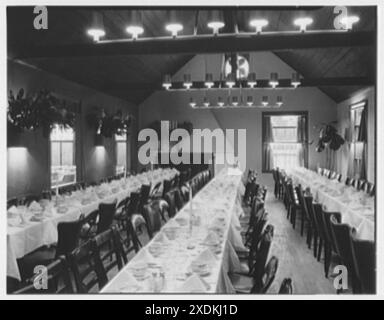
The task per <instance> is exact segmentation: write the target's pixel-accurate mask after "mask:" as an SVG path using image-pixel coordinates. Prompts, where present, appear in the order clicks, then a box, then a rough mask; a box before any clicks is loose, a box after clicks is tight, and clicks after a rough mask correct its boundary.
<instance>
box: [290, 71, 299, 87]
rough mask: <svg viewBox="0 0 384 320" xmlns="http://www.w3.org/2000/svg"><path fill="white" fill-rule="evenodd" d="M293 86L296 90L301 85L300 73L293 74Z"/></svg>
mask: <svg viewBox="0 0 384 320" xmlns="http://www.w3.org/2000/svg"><path fill="white" fill-rule="evenodd" d="M291 85H292V86H293V87H295V89H296V88H297V87H298V86H299V85H301V80H300V74H299V73H298V72H295V73H292V79H291Z"/></svg>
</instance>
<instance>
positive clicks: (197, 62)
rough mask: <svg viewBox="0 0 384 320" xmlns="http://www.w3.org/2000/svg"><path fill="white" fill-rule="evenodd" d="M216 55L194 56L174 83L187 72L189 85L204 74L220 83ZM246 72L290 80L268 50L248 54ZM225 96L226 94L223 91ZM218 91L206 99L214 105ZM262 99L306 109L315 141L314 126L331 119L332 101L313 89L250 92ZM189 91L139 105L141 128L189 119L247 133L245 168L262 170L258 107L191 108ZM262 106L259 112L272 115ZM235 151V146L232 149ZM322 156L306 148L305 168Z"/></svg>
mask: <svg viewBox="0 0 384 320" xmlns="http://www.w3.org/2000/svg"><path fill="white" fill-rule="evenodd" d="M221 63H222V61H221V56H220V55H198V56H196V57H194V58H193V59H192V60H191V61H189V62H188V63H187V64H186V65H185V66H184V67H183V68H182V69H181V70H179V71H178V72H177V73H176V74H175V75H174V76H173V80H174V81H182V80H183V75H184V74H185V73H189V74H191V78H192V80H193V81H198V80H200V81H203V80H204V77H205V73H206V72H208V73H212V74H213V77H214V79H219V77H220V70H221ZM250 64H251V71H255V72H256V74H257V78H261V79H267V78H269V75H270V73H271V72H278V73H279V77H280V78H291V76H292V73H293V72H294V70H293V69H292V68H290V67H289V66H288V65H286V64H285V63H284V62H282V61H281V60H280V59H279V58H278V57H277V56H275V55H274V54H273V53H270V52H259V53H252V54H251V56H250ZM225 92H227V91H225ZM234 92H235V91H234ZM237 93H238V91H237ZM220 94H221V95H224V94H225V93H224V92H223V91H221V92H219V91H218V90H211V91H210V92H209V93H208V98H209V99H210V101H217V97H218V96H219V95H220ZM263 95H268V96H269V99H270V101H276V96H277V95H282V96H283V101H284V105H283V106H282V107H281V109H277V111H302V110H306V111H308V116H309V126H308V127H309V140H310V141H311V140H317V138H318V130H317V129H316V128H314V126H316V125H319V124H320V123H322V122H329V121H332V120H335V119H336V103H335V102H334V101H333V100H331V99H330V98H329V97H328V96H326V95H325V94H324V93H322V92H321V91H320V90H319V89H317V88H298V89H296V90H292V89H287V90H274V91H272V90H265V89H264V90H263V89H262V90H257V91H256V90H255V91H254V101H256V100H257V101H260V100H261V97H262V96H263ZM194 97H195V100H196V101H197V102H198V103H199V104H202V100H203V93H202V92H197V93H196V95H194ZM189 99H190V92H185V91H183V92H167V91H157V92H155V93H154V94H152V95H151V96H150V97H148V98H147V99H146V100H145V101H144V102H143V103H142V104H141V105H140V106H139V120H140V121H139V123H140V128H144V127H146V126H148V125H149V124H150V123H151V122H152V121H154V120H177V121H179V122H182V121H186V120H187V121H191V122H192V123H193V125H194V127H195V128H200V129H204V128H209V129H211V130H213V129H215V128H222V129H244V128H245V129H247V138H246V146H247V168H254V169H256V170H257V171H258V172H261V169H262V155H261V151H262V129H261V115H262V111H261V110H260V109H245V108H243V109H221V110H220V109H208V110H196V109H193V108H191V107H190V106H189V105H188V103H189ZM274 110H275V109H270V108H266V109H263V111H274ZM235 149H236V145H235ZM325 160H326V159H325V154H324V153H320V154H319V153H317V152H316V151H315V144H313V145H312V146H310V147H309V166H310V168H312V169H315V168H316V165H317V164H319V165H320V166H324V165H325Z"/></svg>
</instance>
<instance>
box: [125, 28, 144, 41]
mask: <svg viewBox="0 0 384 320" xmlns="http://www.w3.org/2000/svg"><path fill="white" fill-rule="evenodd" d="M125 30H126V31H127V32H128V33H129V34H130V35H131V36H132V39H133V40H136V39H137V38H138V37H139V35H141V34H143V33H144V28H143V27H141V26H138V25H130V26H128V27H127V29H125Z"/></svg>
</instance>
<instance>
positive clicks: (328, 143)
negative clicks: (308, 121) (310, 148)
mask: <svg viewBox="0 0 384 320" xmlns="http://www.w3.org/2000/svg"><path fill="white" fill-rule="evenodd" d="M334 123H335V121H333V122H331V123H329V124H323V126H322V127H321V128H320V134H319V141H318V143H317V146H316V151H317V152H322V151H323V150H324V149H325V148H326V147H329V149H331V150H333V151H337V150H339V149H340V147H341V146H342V145H343V144H344V142H345V141H344V139H343V138H342V137H341V136H340V135H339V134H338V133H337V129H336V128H335V127H334V126H333V125H332V124H334Z"/></svg>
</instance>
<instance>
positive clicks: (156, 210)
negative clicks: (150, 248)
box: [143, 203, 161, 239]
mask: <svg viewBox="0 0 384 320" xmlns="http://www.w3.org/2000/svg"><path fill="white" fill-rule="evenodd" d="M143 216H144V219H145V221H146V225H147V230H148V235H149V238H150V239H152V238H153V236H154V235H155V233H157V232H158V231H159V230H160V228H161V214H160V206H159V205H156V204H155V203H150V204H147V205H145V206H144V209H143Z"/></svg>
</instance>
